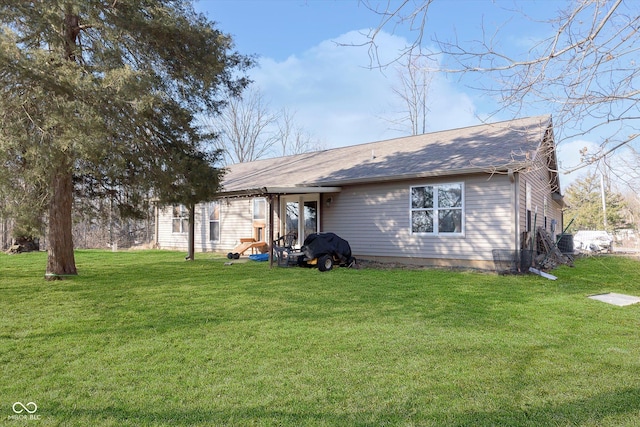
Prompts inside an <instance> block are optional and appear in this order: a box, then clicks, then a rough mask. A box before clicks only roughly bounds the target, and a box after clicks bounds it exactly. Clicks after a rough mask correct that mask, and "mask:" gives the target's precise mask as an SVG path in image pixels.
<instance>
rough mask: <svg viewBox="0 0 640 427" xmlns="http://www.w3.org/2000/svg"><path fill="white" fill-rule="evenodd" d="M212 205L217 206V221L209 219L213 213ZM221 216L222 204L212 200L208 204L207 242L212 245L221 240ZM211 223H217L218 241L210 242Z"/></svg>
mask: <svg viewBox="0 0 640 427" xmlns="http://www.w3.org/2000/svg"><path fill="white" fill-rule="evenodd" d="M214 205H217V207H218V219H211V215H212V214H213V211H214V207H213V206H214ZM221 216H222V204H221V203H220V202H219V201H217V200H214V201H212V202H210V203H209V241H210V242H213V243H220V241H221V240H222V225H221V224H222V223H221V221H220V217H221ZM211 223H218V239H217V240H211Z"/></svg>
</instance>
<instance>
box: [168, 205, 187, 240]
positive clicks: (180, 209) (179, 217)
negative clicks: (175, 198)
mask: <svg viewBox="0 0 640 427" xmlns="http://www.w3.org/2000/svg"><path fill="white" fill-rule="evenodd" d="M176 221H177V222H178V224H179V227H178V228H179V231H176V226H175V225H176ZM188 231H189V211H188V210H187V208H185V207H184V205H173V206H171V232H172V233H173V234H185V233H187V232H188Z"/></svg>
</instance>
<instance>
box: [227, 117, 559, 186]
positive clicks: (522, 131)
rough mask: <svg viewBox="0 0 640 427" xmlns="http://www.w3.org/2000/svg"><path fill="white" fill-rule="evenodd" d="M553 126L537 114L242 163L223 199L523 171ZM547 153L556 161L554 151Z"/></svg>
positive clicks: (231, 172) (230, 171)
mask: <svg viewBox="0 0 640 427" xmlns="http://www.w3.org/2000/svg"><path fill="white" fill-rule="evenodd" d="M551 126H552V124H551V117H550V116H537V117H529V118H523V119H517V120H511V121H505V122H499V123H492V124H484V125H479V126H471V127H466V128H460V129H453V130H448V131H441V132H433V133H427V134H423V135H417V136H408V137H404V138H395V139H390V140H385V141H379V142H372V143H367V144H360V145H353V146H349V147H341V148H334V149H328V150H323V151H316V152H311V153H303V154H298V155H293V156H285V157H277V158H271V159H264V160H257V161H253V162H247V163H238V164H235V165H232V166H229V167H228V168H227V173H226V175H225V176H224V180H223V192H222V194H221V195H223V196H224V195H234V194H236V195H241V194H243V193H244V194H247V192H252V191H253V194H256V192H261V193H262V194H284V193H304V192H335V191H339V190H340V186H342V185H347V184H358V183H367V182H379V181H390V180H401V179H411V178H419V177H430V176H443V175H460V174H469V173H478V172H486V173H495V172H507V171H508V170H518V169H519V168H522V167H526V165H527V164H529V163H530V162H531V161H532V160H533V159H534V158H535V156H536V155H537V154H538V152H540V151H541V150H540V148H541V145H542V144H543V142H544V141H545V135H547V131H550V130H551ZM552 135H553V134H551V138H552V137H553V136H552ZM545 155H552V156H553V159H552V163H554V162H555V149H554V150H551V153H549V150H545Z"/></svg>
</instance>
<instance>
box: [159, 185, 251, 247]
mask: <svg viewBox="0 0 640 427" xmlns="http://www.w3.org/2000/svg"><path fill="white" fill-rule="evenodd" d="M219 202H220V241H219V242H212V241H210V240H209V214H210V204H209V203H201V204H199V205H197V206H196V215H195V224H196V226H195V242H194V244H195V249H196V251H199V252H209V251H213V252H228V251H230V250H231V249H233V248H234V247H235V246H237V245H238V244H239V243H240V238H244V237H253V232H254V230H253V198H234V199H221V200H219ZM157 223H158V225H157V227H158V239H157V246H158V247H159V248H160V249H173V250H187V245H188V232H186V230H185V232H184V233H174V232H173V231H172V207H171V206H167V207H165V208H162V209H159V212H158V219H157Z"/></svg>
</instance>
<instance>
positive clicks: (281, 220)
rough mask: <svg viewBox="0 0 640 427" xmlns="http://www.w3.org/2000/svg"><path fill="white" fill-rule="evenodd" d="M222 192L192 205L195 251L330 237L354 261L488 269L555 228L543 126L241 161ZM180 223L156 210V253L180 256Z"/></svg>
mask: <svg viewBox="0 0 640 427" xmlns="http://www.w3.org/2000/svg"><path fill="white" fill-rule="evenodd" d="M223 185H224V191H223V192H222V193H220V197H219V198H218V199H216V200H214V201H212V202H210V203H206V204H201V205H200V206H198V207H197V210H196V238H195V244H196V250H201V251H219V252H223V253H226V252H228V251H230V250H232V248H234V247H235V246H236V245H237V244H238V243H239V242H240V239H241V238H248V237H249V238H254V239H255V240H257V241H265V242H272V241H273V239H274V238H277V237H279V236H282V235H284V234H286V233H289V232H293V233H296V234H297V236H299V238H298V239H297V240H296V241H295V242H294V244H296V245H298V246H299V245H301V244H302V242H303V241H304V236H307V235H308V234H310V233H315V232H329V231H330V232H334V233H336V234H338V235H339V236H341V237H342V238H344V239H346V240H347V241H348V242H349V243H350V245H351V248H352V251H353V254H354V256H356V257H357V258H358V259H368V260H375V261H383V262H387V261H388V262H403V263H417V264H421V265H434V266H464V267H472V268H481V269H492V268H493V267H494V258H493V251H494V250H496V249H498V250H513V251H518V250H520V249H522V248H526V247H528V246H530V241H531V239H530V236H531V232H532V231H533V230H535V229H536V228H537V227H544V228H545V229H546V230H547V231H548V232H549V233H550V234H551V235H552V236H554V237H555V235H556V234H558V233H561V232H562V227H563V218H562V208H563V201H562V196H561V192H560V186H559V180H558V173H557V160H556V150H555V143H554V133H553V125H552V120H551V117H550V116H538V117H530V118H523V119H517V120H511V121H505V122H500V123H493V124H483V125H479V126H471V127H466V128H461V129H454V130H448V131H441V132H434V133H428V134H423V135H417V136H408V137H404V138H396V139H391V140H386V141H380V142H373V143H368V144H361V145H354V146H349V147H342V148H334V149H329V150H324V151H318V152H312V153H304V154H298V155H293V156H286V157H279V158H271V159H264V160H257V161H253V162H248V163H240V164H236V165H233V166H230V167H229V168H228V173H227V174H226V175H225V177H224V181H223ZM187 224H188V223H187V217H186V211H185V209H184V208H183V207H181V206H170V207H166V208H164V209H161V210H159V213H158V220H157V234H156V235H157V246H158V247H160V248H167V249H186V247H187V233H186V232H187Z"/></svg>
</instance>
